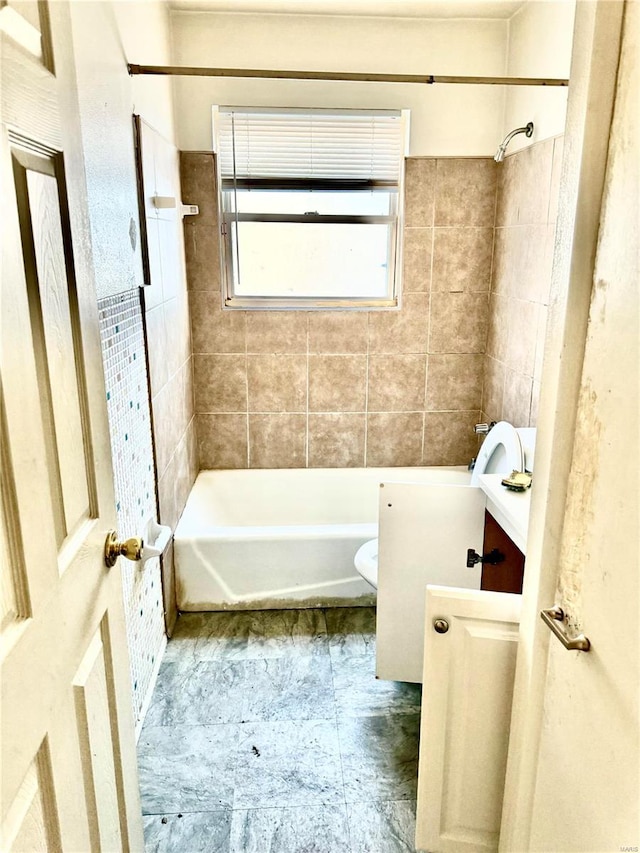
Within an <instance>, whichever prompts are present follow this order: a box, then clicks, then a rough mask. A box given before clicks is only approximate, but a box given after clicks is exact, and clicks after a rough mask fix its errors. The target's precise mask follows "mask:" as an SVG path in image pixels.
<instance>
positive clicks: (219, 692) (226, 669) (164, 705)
mask: <svg viewBox="0 0 640 853" xmlns="http://www.w3.org/2000/svg"><path fill="white" fill-rule="evenodd" d="M248 689H249V688H248V686H247V679H246V675H245V664H244V662H243V661H227V660H221V661H200V662H194V661H193V659H192V658H189V659H188V660H187V661H186V662H184V663H183V662H179V661H176V662H175V663H171V662H170V663H163V664H162V666H161V667H160V672H159V673H158V680H157V682H156V687H155V690H154V691H153V697H152V699H151V704H150V705H149V710H148V712H147V716H146V718H145V721H144V725H145V727H150V726H175V725H187V726H206V725H214V724H216V723H239V722H240V721H241V720H242V719H243V715H242V711H243V703H244V701H245V697H246V694H247V691H248Z"/></svg>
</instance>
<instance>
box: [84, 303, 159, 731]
mask: <svg viewBox="0 0 640 853" xmlns="http://www.w3.org/2000/svg"><path fill="white" fill-rule="evenodd" d="M98 310H99V316H100V335H101V340H102V358H103V363H104V374H105V387H106V393H107V414H108V417H109V433H110V436H111V455H112V459H113V474H114V485H115V497H116V510H117V518H118V533H119V534H120V536H121V537H122V538H127V537H129V536H138V535H141V534H142V532H143V530H144V528H145V526H146V524H147V522H148V520H149V519H150V518H155V516H156V492H155V474H154V468H153V445H152V439H151V415H150V411H149V392H148V384H147V368H146V361H145V344H144V333H143V325H142V306H141V304H140V295H139V291H138V290H131V291H129V292H127V293H124V294H119V295H117V296H110V297H107V298H105V299H102V300H100V301H99V303H98ZM121 563H122V566H121V568H122V585H123V595H124V606H125V616H126V624H127V634H128V644H129V657H130V665H131V684H132V688H133V710H134V716H135V719H136V721H138V720H140V718H141V715H142V711H143V708H144V706H145V699H146V697H147V694H148V692H149V691H150V690H153V677H154V670H155V666H156V661H157V658H158V655H159V654H161V652H162V644H163V638H164V617H163V606H162V585H161V580H160V561H159V559H153V560H149V561H148V562H147V563H145V566H144V570H142V569H141V568H139V567H138V565H137V564H135V563H131V562H129V561H127V560H122V561H121Z"/></svg>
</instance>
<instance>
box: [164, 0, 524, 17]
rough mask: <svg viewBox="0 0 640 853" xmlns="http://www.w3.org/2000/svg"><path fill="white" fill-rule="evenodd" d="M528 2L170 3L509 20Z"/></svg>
mask: <svg viewBox="0 0 640 853" xmlns="http://www.w3.org/2000/svg"><path fill="white" fill-rule="evenodd" d="M525 2H527V0H169V6H170V7H171V8H172V9H174V10H176V11H179V12H193V11H197V12H244V13H253V14H256V13H257V14H270V15H275V14H281V15H349V16H351V15H362V16H376V17H380V16H381V17H393V18H502V19H506V18H510V17H511V16H512V15H513V14H514V13H515V12H517V11H518V9H520V8H521V7H522V6H524V4H525Z"/></svg>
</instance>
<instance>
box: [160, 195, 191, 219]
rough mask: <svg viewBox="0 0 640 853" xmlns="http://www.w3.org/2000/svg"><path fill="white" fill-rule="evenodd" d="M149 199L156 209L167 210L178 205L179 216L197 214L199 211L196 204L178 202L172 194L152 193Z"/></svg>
mask: <svg viewBox="0 0 640 853" xmlns="http://www.w3.org/2000/svg"><path fill="white" fill-rule="evenodd" d="M151 201H152V202H153V206H154V207H155V208H156V210H168V209H171V208H176V207H178V208H179V209H180V216H197V215H198V214H199V213H200V210H199V208H198V205H197V204H182V203H181V204H178V203H177V202H176V199H175V196H172V195H154V196H152V198H151Z"/></svg>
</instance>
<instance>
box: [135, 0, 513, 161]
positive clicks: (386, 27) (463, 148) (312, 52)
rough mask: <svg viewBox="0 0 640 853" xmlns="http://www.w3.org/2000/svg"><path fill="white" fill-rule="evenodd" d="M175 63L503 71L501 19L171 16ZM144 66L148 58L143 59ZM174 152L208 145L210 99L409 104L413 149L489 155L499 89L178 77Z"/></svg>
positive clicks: (500, 109)
mask: <svg viewBox="0 0 640 853" xmlns="http://www.w3.org/2000/svg"><path fill="white" fill-rule="evenodd" d="M172 24H173V48H174V61H175V63H176V64H177V65H208V66H216V67H227V66H228V67H236V68H274V69H302V70H310V71H313V70H319V71H355V72H367V71H369V72H386V73H407V74H462V75H465V74H469V75H475V74H486V75H502V74H503V73H504V71H505V66H506V49H507V21H503V20H453V21H452V20H417V19H406V18H395V19H392V18H362V17H360V18H355V17H351V18H350V17H321V16H305V15H238V14H219V13H218V14H215V13H207V12H173V13H172ZM144 61H145V62H147V61H148V60H146V59H145V60H144ZM175 86H176V89H175V94H176V124H177V129H178V147H179V148H180V149H181V150H206V149H208V150H210V149H211V105H212V104H216V103H218V104H237V105H249V104H251V105H256V106H262V105H270V106H303V107H305V106H307V107H313V106H316V107H360V108H386V109H410V110H411V151H410V153H411V155H412V156H420V155H423V156H425V155H428V156H439V155H445V156H464V155H470V156H473V155H476V156H487V155H489V154H493V152H494V151H495V149H496V146H497V144H498V142H499V141H500V139H499V137H500V133H501V129H502V118H503V115H504V89H503V88H502V87H497V86H459V85H456V86H451V85H449V86H446V85H435V86H427V85H414V84H411V85H404V84H397V83H393V84H389V83H386V84H385V83H382V84H380V83H345V82H326V81H289V80H248V79H236V80H233V79H220V78H177V79H176V81H175Z"/></svg>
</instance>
